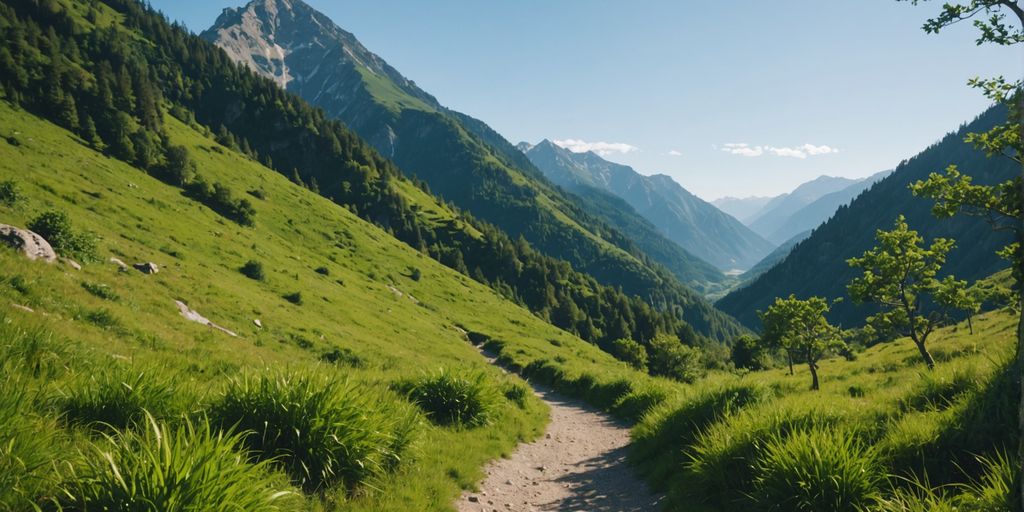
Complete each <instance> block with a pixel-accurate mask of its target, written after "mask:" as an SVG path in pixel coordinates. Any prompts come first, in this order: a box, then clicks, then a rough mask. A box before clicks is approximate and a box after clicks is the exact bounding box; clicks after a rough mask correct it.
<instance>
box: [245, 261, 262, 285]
mask: <svg viewBox="0 0 1024 512" xmlns="http://www.w3.org/2000/svg"><path fill="white" fill-rule="evenodd" d="M238 271H239V272H241V273H242V275H243V276H245V277H248V278H249V279H254V280H256V281H263V280H265V279H266V278H267V276H266V274H264V273H263V264H262V263H260V262H258V261H256V260H249V261H247V262H245V265H242V267H241V268H239V269H238Z"/></svg>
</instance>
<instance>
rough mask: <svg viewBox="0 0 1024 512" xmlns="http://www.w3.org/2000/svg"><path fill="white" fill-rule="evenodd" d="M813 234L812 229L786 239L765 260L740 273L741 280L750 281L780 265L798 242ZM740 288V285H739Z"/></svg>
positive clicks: (743, 281)
mask: <svg viewBox="0 0 1024 512" xmlns="http://www.w3.org/2000/svg"><path fill="white" fill-rule="evenodd" d="M809 236H811V230H807V231H804V232H802V233H798V234H796V235H794V236H793V237H792V238H790V239H789V240H786V241H785V242H783V243H782V244H781V245H779V246H778V247H776V248H775V250H774V251H772V252H771V253H769V254H768V256H765V257H764V259H763V260H761V261H759V262H757V265H754V266H753V267H750V270H748V271H746V272H744V273H743V274H742V275H740V282H742V283H744V284H745V283H749V282H751V281H753V280H754V279H757V278H758V277H760V276H761V274H764V273H765V272H767V271H769V270H771V268H772V267H774V266H775V265H778V264H779V263H780V262H781V261H782V260H784V259H786V256H789V253H790V252H792V251H793V248H794V247H796V244H798V243H800V242H803V241H804V240H806V239H807V237H809ZM737 288H738V287H737Z"/></svg>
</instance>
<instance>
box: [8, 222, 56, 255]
mask: <svg viewBox="0 0 1024 512" xmlns="http://www.w3.org/2000/svg"><path fill="white" fill-rule="evenodd" d="M0 242H3V243H5V244H7V245H9V246H11V247H13V248H14V249H17V250H18V251H20V252H21V253H22V254H24V255H25V257H26V258H28V259H30V260H42V261H45V262H47V263H53V262H55V261H57V253H56V252H55V251H54V250H53V247H51V246H50V243H49V242H47V241H46V240H45V239H44V238H43V237H41V236H39V235H37V234H35V233H33V232H31V231H29V230H27V229H20V228H16V227H14V226H8V225H7V224H0Z"/></svg>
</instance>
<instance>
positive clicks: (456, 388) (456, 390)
mask: <svg viewBox="0 0 1024 512" xmlns="http://www.w3.org/2000/svg"><path fill="white" fill-rule="evenodd" d="M400 387H402V388H406V390H407V392H408V395H409V399H410V400H412V402H413V403H414V404H416V405H417V406H419V408H420V409H423V412H424V413H426V415H427V417H428V418H430V420H431V421H433V422H434V423H437V424H438V425H446V426H447V425H450V426H456V427H468V428H473V427H479V426H482V425H486V424H487V423H488V422H489V421H491V418H492V416H493V415H494V409H495V407H496V403H495V391H494V389H493V388H492V387H491V386H490V385H489V384H487V382H486V376H485V375H484V374H482V373H471V372H466V371H460V370H452V369H441V370H439V371H437V372H435V373H432V374H429V375H425V376H423V377H420V378H419V379H417V380H415V381H413V382H411V383H405V384H402V385H400Z"/></svg>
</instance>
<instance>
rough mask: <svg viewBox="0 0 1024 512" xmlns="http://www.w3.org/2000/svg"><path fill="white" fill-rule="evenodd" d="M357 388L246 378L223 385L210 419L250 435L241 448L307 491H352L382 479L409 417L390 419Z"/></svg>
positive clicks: (293, 378)
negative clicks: (337, 487)
mask: <svg viewBox="0 0 1024 512" xmlns="http://www.w3.org/2000/svg"><path fill="white" fill-rule="evenodd" d="M380 399H381V397H374V396H370V395H368V394H367V393H366V390H365V389H363V388H360V387H356V386H352V385H348V384H345V383H342V382H339V381H337V380H333V379H330V378H322V377H318V376H316V375H314V374H309V373H299V374H294V375H285V374H277V375H261V376H246V377H243V378H240V379H235V380H232V381H231V382H230V384H229V385H228V388H227V391H226V392H225V393H224V395H223V396H222V397H221V398H220V399H219V400H218V401H217V402H216V403H214V404H213V406H212V408H211V412H210V415H211V417H212V418H214V419H215V421H217V422H218V423H219V424H220V425H221V427H222V428H225V429H230V428H236V429H238V430H240V431H246V432H251V434H250V435H248V436H246V437H245V445H246V446H247V447H248V448H249V449H250V450H251V451H252V454H253V455H254V456H255V457H256V458H257V459H259V460H272V461H274V462H275V463H276V464H279V465H280V466H281V467H282V468H284V470H285V471H286V472H287V473H288V474H289V475H290V476H291V477H292V478H293V479H294V480H295V481H296V483H298V484H299V485H301V486H302V487H303V488H304V489H305V490H307V491H315V490H320V489H323V488H325V487H329V486H332V485H334V484H342V485H344V486H345V487H346V488H347V489H352V488H354V487H355V486H357V485H358V484H360V483H362V482H364V481H366V480H367V479H369V478H372V477H375V476H378V475H380V474H382V473H383V472H384V471H385V470H386V469H387V468H388V467H390V466H392V465H393V464H394V462H395V461H397V460H398V459H400V457H401V453H400V452H399V451H397V450H400V449H404V447H405V446H406V445H408V439H409V438H410V437H411V435H412V433H411V429H407V428H406V426H403V425H405V424H406V422H407V421H409V420H408V418H407V417H404V416H401V415H399V417H398V419H397V420H395V419H389V418H388V417H386V416H384V414H382V411H384V410H386V408H388V407H390V408H391V409H392V410H391V411H389V412H390V413H391V414H392V417H394V414H395V413H394V408H395V407H396V406H397V404H395V403H394V402H391V403H388V402H387V401H385V402H384V403H381V400H380Z"/></svg>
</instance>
